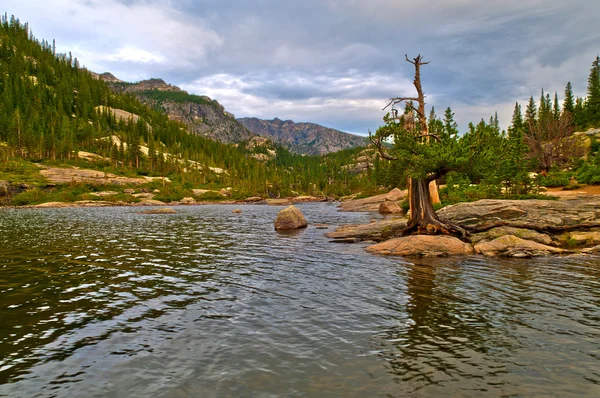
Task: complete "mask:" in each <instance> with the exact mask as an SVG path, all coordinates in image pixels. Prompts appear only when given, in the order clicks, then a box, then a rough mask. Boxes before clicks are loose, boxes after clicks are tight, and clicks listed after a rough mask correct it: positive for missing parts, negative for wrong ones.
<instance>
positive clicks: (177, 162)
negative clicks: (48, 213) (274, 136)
mask: <svg viewBox="0 0 600 398" xmlns="http://www.w3.org/2000/svg"><path fill="white" fill-rule="evenodd" d="M152 95H154V96H155V98H154V99H156V100H158V101H160V100H161V99H164V98H170V97H172V96H181V95H185V94H182V93H170V92H169V93H167V92H164V93H160V92H156V93H153V94H152ZM194 98H201V97H196V96H194ZM201 100H202V101H205V99H201ZM206 101H207V100H206ZM0 104H1V106H0V180H5V181H8V182H9V183H19V182H23V181H30V185H31V186H29V188H31V187H33V188H35V189H37V190H38V192H37V194H36V195H29V196H27V192H25V193H23V194H21V195H23V196H22V197H21V200H20V201H18V203H19V204H31V203H37V202H40V201H43V200H48V198H47V197H45V196H44V195H42V194H41V193H40V190H45V191H47V192H52V191H53V190H56V189H57V188H55V187H53V186H51V185H50V186H49V185H47V184H45V183H44V181H43V180H40V179H36V178H34V177H31V176H27V173H30V174H31V173H35V167H33V168H32V165H34V164H44V165H54V166H63V167H66V166H78V167H82V168H89V169H94V170H99V171H104V172H110V173H115V174H117V175H123V176H162V177H168V178H169V179H170V180H172V181H173V184H172V186H171V187H170V188H168V189H166V190H167V191H169V190H170V194H169V195H165V199H168V200H179V199H181V198H182V197H184V196H189V195H190V190H191V189H192V188H209V189H217V188H223V187H232V188H233V192H234V198H244V197H247V196H252V195H258V196H262V197H286V196H293V195H299V194H308V195H315V196H330V197H336V198H339V197H341V196H344V195H350V194H360V195H363V196H365V195H369V194H374V193H378V192H380V191H381V190H383V189H388V188H393V187H400V188H406V187H407V181H408V177H411V178H415V177H419V176H422V175H423V173H428V172H431V171H434V170H435V167H442V166H441V165H445V166H443V167H448V172H447V173H444V175H443V176H442V177H440V179H439V180H438V183H441V184H443V185H445V188H443V189H442V190H441V191H440V193H441V195H442V202H443V203H444V204H448V203H455V202H458V201H465V200H477V199H480V198H495V197H513V198H516V197H528V196H531V195H534V196H535V195H536V194H537V192H538V190H539V189H540V187H543V186H562V187H566V188H569V187H576V186H578V185H581V184H599V183H600V154H599V152H598V149H599V146H600V145H599V143H598V139H597V137H596V136H593V135H589V136H588V135H586V134H580V135H573V132H577V131H579V132H582V131H586V130H587V129H590V128H595V127H598V126H600V58H599V57H596V59H595V60H594V61H593V63H592V68H591V71H590V75H589V78H588V89H587V96H586V97H584V98H582V97H575V96H574V94H573V89H572V86H571V83H570V82H569V83H567V84H566V87H565V91H564V96H563V99H562V101H561V100H559V98H558V94H557V93H554V95H553V96H551V95H550V94H549V93H545V92H544V90H542V92H541V95H540V98H539V100H538V101H536V100H535V99H534V98H533V96H532V97H531V98H530V100H529V102H528V103H527V104H525V105H524V107H523V106H522V105H521V104H519V103H518V102H517V103H516V104H515V108H514V114H513V117H512V121H511V124H510V126H509V127H508V129H507V131H504V130H501V129H500V127H499V120H498V116H497V115H494V116H492V117H490V119H489V120H488V121H485V120H483V119H482V120H481V121H480V122H479V123H477V124H473V123H470V124H469V126H468V131H466V132H464V133H461V132H459V131H458V126H457V123H456V122H455V120H454V113H453V111H452V109H451V108H450V107H448V108H446V109H445V111H444V114H443V116H442V117H439V116H438V115H437V114H436V111H435V109H434V108H431V110H430V112H429V113H428V117H427V119H426V120H425V119H423V118H421V120H419V117H418V116H417V112H416V109H415V107H414V105H413V102H412V101H408V102H406V104H405V105H406V106H405V108H404V109H395V108H392V109H391V111H390V113H388V115H387V116H386V117H385V119H384V121H385V125H384V126H382V127H381V128H380V130H382V129H383V130H382V133H381V134H380V133H378V134H379V135H385V136H386V137H387V139H388V143H387V146H388V147H389V148H391V150H392V151H393V152H394V153H396V160H395V161H390V160H386V159H385V158H381V157H380V156H375V153H376V152H375V151H374V150H373V149H371V150H366V149H365V148H356V149H352V150H345V151H341V152H337V153H332V154H328V155H325V156H300V155H296V154H292V153H290V152H289V151H287V150H286V149H284V148H282V147H278V146H275V145H272V144H271V146H270V148H272V150H275V152H276V156H274V157H272V158H271V159H270V160H259V159H257V157H256V156H252V155H255V154H257V153H264V152H265V151H266V149H265V148H264V147H250V146H247V145H246V143H245V142H240V143H237V144H234V145H228V144H223V143H220V142H217V141H214V140H211V139H208V138H204V137H202V136H199V135H195V134H190V133H189V132H188V131H187V129H186V126H185V125H183V124H181V123H178V122H177V121H173V120H169V118H168V117H167V116H166V115H165V114H164V113H162V112H161V111H160V110H159V109H156V108H151V107H148V106H147V105H145V104H142V103H141V102H139V101H138V100H137V99H136V98H135V97H134V96H133V95H132V94H122V93H115V92H113V91H111V90H110V88H109V87H108V86H107V84H106V83H105V82H104V81H102V80H99V79H96V78H94V77H93V76H92V74H91V73H90V72H89V71H88V70H86V69H85V68H82V67H81V66H80V64H79V62H78V60H77V58H74V57H73V56H72V54H71V53H69V54H58V53H56V46H55V43H54V42H53V43H49V42H48V41H46V40H38V39H37V38H35V37H34V36H33V34H32V33H31V30H30V28H29V26H28V24H26V23H25V24H23V23H21V22H20V21H19V20H18V19H17V18H15V17H14V16H12V17H10V18H9V17H8V16H7V15H6V14H5V15H4V16H2V23H1V27H0ZM111 109H120V110H124V111H126V112H130V113H131V114H134V115H137V116H138V117H137V118H136V119H137V120H134V118H130V119H129V120H123V118H118V117H116V116H115V114H114V112H112V111H111ZM406 121H412V122H411V123H413V124H412V125H410V126H408V125H407V124H406ZM424 125H426V126H425V127H426V128H424V127H423V126H424ZM423 130H426V131H427V132H428V135H430V136H432V137H436V140H437V141H435V142H432V145H427V146H423V145H420V146H419V145H416V144H415V143H414V142H413V141H414V140H412V138H411V139H409V136H410V135H411V134H414V133H415V132H417V133H418V132H420V131H423ZM113 137H117V138H118V140H115V139H114V138H113ZM407 143H410V144H407ZM144 148H145V149H146V150H145V151H144V150H143V149H144ZM80 151H85V152H89V153H92V154H95V155H97V156H96V157H95V158H94V159H92V160H90V159H87V160H84V159H81V158H80V157H79V156H78V154H79V153H80ZM475 154H476V156H474V155H475ZM365 157H366V158H367V161H366V165H367V167H366V168H364V169H363V170H361V172H356V171H353V168H354V167H353V166H355V164H356V163H357V159H359V158H363V159H364V158H365ZM432 167H433V169H432ZM211 168H220V169H223V170H224V171H225V172H223V173H214V172H212V171H211ZM532 172H537V173H538V174H536V175H533V174H532ZM75 188H77V190H79V191H81V192H82V193H85V192H87V191H91V190H96V189H101V188H102V187H100V188H99V187H81V186H77V187H73V189H75ZM86 190H87V191H86Z"/></svg>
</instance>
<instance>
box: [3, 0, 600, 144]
mask: <svg viewBox="0 0 600 398" xmlns="http://www.w3.org/2000/svg"><path fill="white" fill-rule="evenodd" d="M10 7H11V8H10V9H8V10H7V11H8V12H9V13H14V14H15V15H17V16H18V17H19V18H20V19H21V20H23V21H29V22H30V23H31V26H32V27H33V29H34V33H35V34H36V35H37V36H39V37H44V38H47V39H51V38H56V39H57V42H58V44H59V49H60V50H61V51H66V50H72V51H73V53H74V55H75V56H77V57H78V58H79V59H80V61H81V62H82V63H83V64H85V65H86V66H88V67H89V68H90V69H92V70H96V71H99V72H102V71H111V72H113V73H114V74H115V75H117V76H118V77H121V78H123V79H126V80H132V81H134V80H140V79H144V78H149V77H162V78H164V79H165V80H167V81H169V82H172V83H174V84H177V85H180V86H182V87H183V88H185V89H187V90H189V91H190V92H193V93H196V94H206V95H209V96H212V97H214V98H216V99H217V100H219V101H220V102H221V103H223V105H224V106H225V107H226V108H227V109H228V110H230V111H232V112H233V113H235V114H236V115H238V116H258V117H264V118H272V117H275V116H278V117H280V118H283V119H288V118H291V119H294V120H297V121H313V122H317V123H321V124H325V125H328V126H331V127H334V128H338V129H341V130H346V131H351V132H357V133H364V132H366V130H367V129H369V128H370V129H372V130H374V129H376V128H377V126H378V125H379V124H380V122H381V117H382V115H383V113H384V112H383V111H382V110H381V107H382V106H383V105H385V103H386V99H387V98H389V97H391V96H396V95H404V94H412V93H413V90H414V89H413V88H412V87H411V80H412V73H413V71H412V69H411V65H409V64H407V63H406V62H404V54H405V53H408V54H409V56H415V55H416V54H417V53H421V54H423V55H424V56H425V57H426V58H427V59H429V60H431V64H430V65H427V66H426V67H424V69H423V84H424V88H425V91H426V94H427V95H428V102H429V103H430V105H435V107H436V109H437V111H438V114H441V113H442V110H443V108H445V107H447V106H451V107H452V108H453V110H454V111H455V113H456V117H457V120H458V121H459V122H460V124H461V127H462V128H463V129H464V128H466V124H467V123H468V122H469V121H473V122H476V121H478V120H479V119H481V118H485V119H487V118H489V116H490V115H491V114H493V112H494V111H496V110H497V111H498V112H499V115H500V117H501V122H502V124H503V125H504V126H506V125H507V124H508V122H509V120H510V114H511V113H512V108H513V106H514V101H516V100H519V101H522V102H523V101H525V100H526V99H527V98H528V97H529V96H530V95H534V97H536V98H537V97H538V96H539V91H540V89H541V88H542V87H544V88H545V89H546V91H548V92H553V91H558V92H559V94H560V93H562V91H563V89H564V86H565V84H566V82H567V81H569V80H570V81H571V82H572V83H573V86H574V89H575V92H576V94H577V95H584V94H585V87H586V78H587V75H588V73H589V68H590V65H591V62H592V60H593V59H594V57H595V56H596V54H597V53H598V52H600V48H599V47H598V45H597V43H598V42H600V40H599V39H600V32H599V31H598V30H597V29H595V25H596V19H597V15H600V2H592V1H585V0H580V1H574V2H563V1H558V0H529V1H528V0H505V1H502V2H481V1H479V0H461V1H455V0H432V1H430V2H427V4H423V2H400V1H397V0H370V1H359V0H304V1H285V2H284V1H275V0H258V1H253V2H248V1H226V2H225V1H220V0H203V1H192V0H183V1H168V0H163V1H159V0H127V1H125V0H121V1H119V0H103V1H100V0H71V1H64V0H62V1H61V0H44V1H42V0H21V1H19V2H18V4H13V5H11V6H10Z"/></svg>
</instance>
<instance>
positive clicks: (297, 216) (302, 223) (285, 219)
mask: <svg viewBox="0 0 600 398" xmlns="http://www.w3.org/2000/svg"><path fill="white" fill-rule="evenodd" d="M307 225H308V223H307V222H306V218H304V214H302V212H301V211H300V209H298V208H297V207H296V206H294V205H292V206H290V207H287V208H285V209H283V210H281V211H280V212H279V214H277V219H276V220H275V229H276V230H278V231H279V230H290V229H298V228H305V227H306V226H307Z"/></svg>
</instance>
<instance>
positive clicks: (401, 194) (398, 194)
mask: <svg viewBox="0 0 600 398" xmlns="http://www.w3.org/2000/svg"><path fill="white" fill-rule="evenodd" d="M406 195H408V190H404V191H401V190H399V189H398V188H394V189H392V190H391V191H390V192H388V193H387V194H386V195H385V197H384V199H385V200H387V201H398V200H402V199H404V198H406Z"/></svg>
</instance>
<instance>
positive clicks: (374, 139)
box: [369, 131, 398, 160]
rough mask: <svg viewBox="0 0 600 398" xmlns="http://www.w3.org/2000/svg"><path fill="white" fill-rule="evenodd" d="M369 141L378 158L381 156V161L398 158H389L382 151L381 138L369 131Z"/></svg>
mask: <svg viewBox="0 0 600 398" xmlns="http://www.w3.org/2000/svg"><path fill="white" fill-rule="evenodd" d="M369 141H371V142H372V143H373V145H375V147H376V148H377V151H378V152H379V156H381V157H382V158H383V159H386V160H398V157H396V156H391V155H390V154H388V153H387V152H386V151H385V150H384V149H383V137H381V136H378V135H372V134H371V132H370V131H369Z"/></svg>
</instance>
